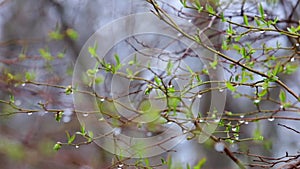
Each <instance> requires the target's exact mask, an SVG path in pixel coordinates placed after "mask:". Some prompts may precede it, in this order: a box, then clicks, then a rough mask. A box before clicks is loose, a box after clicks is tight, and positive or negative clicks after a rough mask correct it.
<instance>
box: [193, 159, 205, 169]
mask: <svg viewBox="0 0 300 169" xmlns="http://www.w3.org/2000/svg"><path fill="white" fill-rule="evenodd" d="M205 163H206V158H202V159H201V160H200V161H199V162H198V164H197V165H196V166H194V168H193V169H201V168H202V166H203V165H204V164H205Z"/></svg>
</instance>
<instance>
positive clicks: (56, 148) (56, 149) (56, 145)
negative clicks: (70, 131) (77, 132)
mask: <svg viewBox="0 0 300 169" xmlns="http://www.w3.org/2000/svg"><path fill="white" fill-rule="evenodd" d="M59 149H61V143H59V142H57V143H56V144H55V145H54V146H53V150H55V151H58V150H59Z"/></svg>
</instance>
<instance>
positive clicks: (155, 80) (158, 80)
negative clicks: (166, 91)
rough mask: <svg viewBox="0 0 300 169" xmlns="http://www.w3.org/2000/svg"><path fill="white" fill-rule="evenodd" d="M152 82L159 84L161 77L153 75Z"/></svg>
mask: <svg viewBox="0 0 300 169" xmlns="http://www.w3.org/2000/svg"><path fill="white" fill-rule="evenodd" d="M154 82H155V84H157V85H160V84H161V79H160V78H158V77H157V76H154Z"/></svg>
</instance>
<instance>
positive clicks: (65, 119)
mask: <svg viewBox="0 0 300 169" xmlns="http://www.w3.org/2000/svg"><path fill="white" fill-rule="evenodd" d="M62 120H63V122H64V123H69V122H70V121H71V117H70V116H64V117H63V119H62Z"/></svg>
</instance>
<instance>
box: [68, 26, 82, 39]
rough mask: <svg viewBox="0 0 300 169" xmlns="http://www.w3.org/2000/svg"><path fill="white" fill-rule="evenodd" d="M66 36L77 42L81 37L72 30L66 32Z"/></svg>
mask: <svg viewBox="0 0 300 169" xmlns="http://www.w3.org/2000/svg"><path fill="white" fill-rule="evenodd" d="M66 34H67V36H68V37H69V38H70V39H72V40H76V39H78V37H79V35H78V33H77V32H76V31H75V30H74V29H71V28H69V29H67V30H66Z"/></svg>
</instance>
